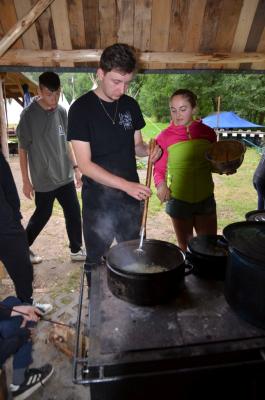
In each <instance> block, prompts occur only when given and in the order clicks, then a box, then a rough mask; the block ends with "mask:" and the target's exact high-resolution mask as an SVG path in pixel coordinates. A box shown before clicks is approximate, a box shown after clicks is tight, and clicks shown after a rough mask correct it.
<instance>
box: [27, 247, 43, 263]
mask: <svg viewBox="0 0 265 400" xmlns="http://www.w3.org/2000/svg"><path fill="white" fill-rule="evenodd" d="M29 258H30V262H31V264H39V263H41V262H42V258H41V257H40V256H38V255H37V254H34V253H33V251H32V250H29Z"/></svg>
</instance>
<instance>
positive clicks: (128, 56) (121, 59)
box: [99, 43, 136, 74]
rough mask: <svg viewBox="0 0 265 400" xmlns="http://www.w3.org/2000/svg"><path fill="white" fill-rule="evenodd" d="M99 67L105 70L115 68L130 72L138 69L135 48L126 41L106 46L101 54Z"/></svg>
mask: <svg viewBox="0 0 265 400" xmlns="http://www.w3.org/2000/svg"><path fill="white" fill-rule="evenodd" d="M99 67H100V68H101V69H102V70H103V71H104V72H109V71H111V70H113V69H115V70H118V71H122V72H125V73H127V74H129V73H131V72H133V71H134V70H135V69H136V54H135V49H134V48H133V47H132V46H129V45H128V44H125V43H115V44H113V45H111V46H109V47H106V48H105V50H103V53H102V54H101V57H100V61H99Z"/></svg>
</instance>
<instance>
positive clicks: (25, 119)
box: [16, 100, 73, 192]
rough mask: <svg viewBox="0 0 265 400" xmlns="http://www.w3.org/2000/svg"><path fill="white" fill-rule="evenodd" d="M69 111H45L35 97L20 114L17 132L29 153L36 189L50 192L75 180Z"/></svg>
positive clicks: (58, 107) (20, 145)
mask: <svg viewBox="0 0 265 400" xmlns="http://www.w3.org/2000/svg"><path fill="white" fill-rule="evenodd" d="M66 132H67V114H66V110H65V109H64V108H63V107H61V106H59V105H58V106H57V107H56V108H55V109H54V110H44V109H43V108H42V107H41V106H40V105H39V103H38V102H37V101H36V100H33V102H32V103H31V104H30V105H29V106H28V107H27V108H25V109H24V110H23V111H22V113H21V116H20V122H19V124H18V127H17V130H16V133H17V136H18V140H19V147H20V148H21V149H24V150H26V151H27V153H28V161H29V170H30V175H31V180H32V184H33V187H34V190H35V191H37V192H49V191H52V190H55V189H57V188H59V187H60V186H64V185H66V184H67V183H70V182H71V181H72V180H73V168H72V163H71V161H70V158H69V145H68V142H67V138H66Z"/></svg>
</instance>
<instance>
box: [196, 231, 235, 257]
mask: <svg viewBox="0 0 265 400" xmlns="http://www.w3.org/2000/svg"><path fill="white" fill-rule="evenodd" d="M188 249H189V250H190V252H191V253H195V254H198V255H200V256H210V257H226V256H227V246H226V244H225V243H224V238H223V236H221V235H199V236H195V237H194V238H192V239H191V240H190V241H189V243H188Z"/></svg>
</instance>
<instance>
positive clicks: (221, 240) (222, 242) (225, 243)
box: [217, 235, 229, 249]
mask: <svg viewBox="0 0 265 400" xmlns="http://www.w3.org/2000/svg"><path fill="white" fill-rule="evenodd" d="M217 243H218V244H219V246H223V247H225V248H226V249H227V248H228V246H229V244H228V241H227V240H226V238H225V237H224V236H223V235H222V236H221V237H220V238H219V239H218V240H217Z"/></svg>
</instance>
